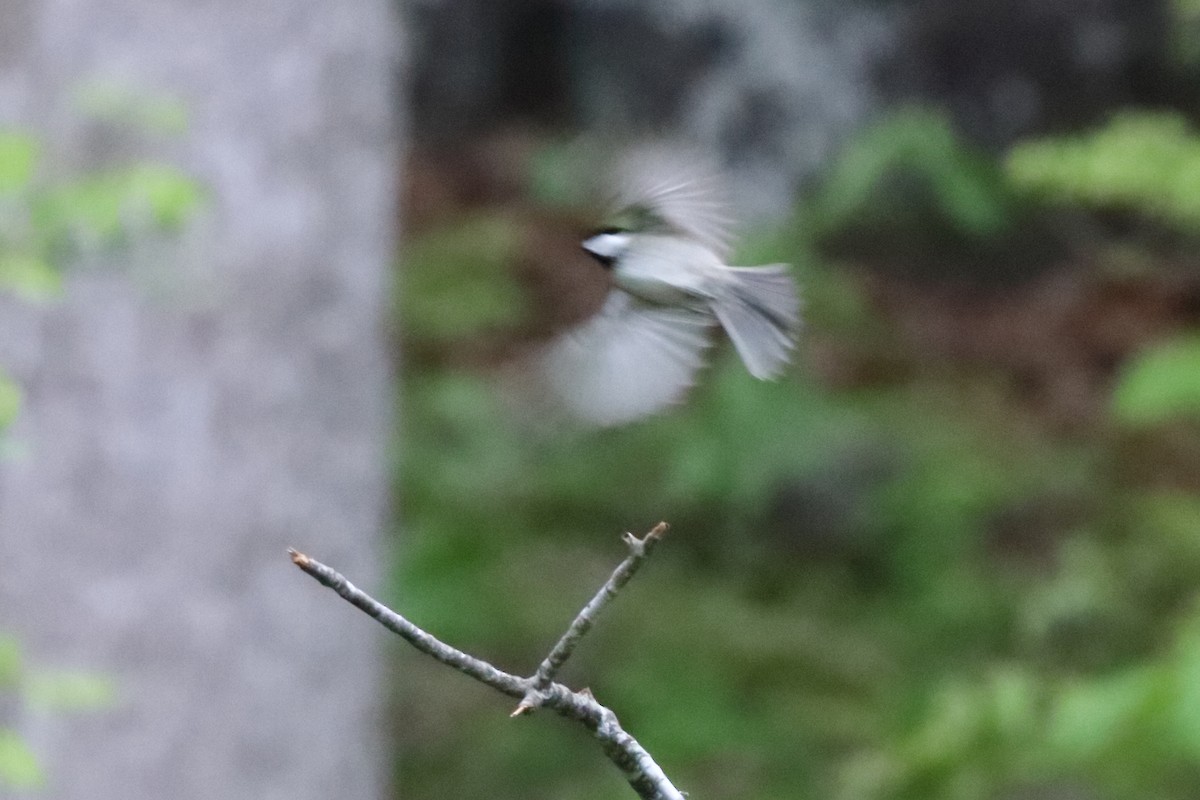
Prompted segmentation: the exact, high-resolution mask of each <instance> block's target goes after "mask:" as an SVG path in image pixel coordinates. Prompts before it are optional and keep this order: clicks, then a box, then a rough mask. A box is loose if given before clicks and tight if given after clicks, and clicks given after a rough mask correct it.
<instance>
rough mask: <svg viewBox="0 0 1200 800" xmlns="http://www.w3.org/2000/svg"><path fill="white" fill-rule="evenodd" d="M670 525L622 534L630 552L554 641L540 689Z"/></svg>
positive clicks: (544, 664)
mask: <svg viewBox="0 0 1200 800" xmlns="http://www.w3.org/2000/svg"><path fill="white" fill-rule="evenodd" d="M669 527H670V526H669V525H667V523H665V522H660V523H658V524H657V525H655V526H654V529H653V530H651V531H650V532H649V533H647V534H646V535H645V536H644V537H642V538H641V539H639V538H637V537H636V536H634V535H633V534H632V533H626V534H625V535H624V536H623V537H621V538H622V539H623V540H624V542H625V544H626V545H627V546H628V547H629V555H628V556H627V557H626V558H625V560H624V561H622V562H621V563H620V565H619V566H618V567H617V568H616V569H615V570H614V571H613V574H612V577H610V578H609V579H608V582H607V583H605V584H604V585H603V586H601V587H600V591H598V592H596V595H595V596H594V597H593V598H592V599H591V600H590V601H589V602H588V604H587V605H586V606H584V607H583V610H582V611H580V612H579V614H578V615H577V616H576V617H575V619H574V621H573V622H571V626H570V627H569V628H567V632H566V633H564V634H563V635H562V638H561V639H559V640H558V643H557V644H555V645H554V649H552V650H551V651H550V654H549V655H548V656H546V658H545V660H544V661H542V663H541V665H540V666H539V667H538V670H537V674H536V675H534V685H535V686H536V687H537V688H539V689H540V688H542V687H544V686H546V685H547V684H549V683H550V682H551V681H552V680H554V678H555V677H556V676H557V675H558V671H559V670H560V669H561V668H562V665H563V664H565V663H566V662H567V659H568V658H570V657H571V653H573V652H575V646H576V645H577V644H579V641H580V640H581V639H582V638H583V636H584V634H586V633H587V632H588V631H589V630H591V628H592V625H593V624H595V622H596V617H597V616H598V615H599V614H600V612H601V611H602V610H603V609H604V607H605V606H606V605H608V603H609V602H610V601H611V600H612V599H613V598H614V597H616V596H617V592H619V591H621V587H623V586H624V585H625V584H627V583H629V579H630V578H632V577H633V576H634V574H635V573H636V572H637V571H638V568H639V567H641V566H642V562H643V561H645V560H646V556H648V555H650V552H651V551H652V550H653V549H654V545H656V544H658V540H659V539H661V538H662V537H663V536H665V535H666V533H667V529H668V528H669ZM522 705H524V703H522ZM518 708H519V707H518ZM514 713H515V712H514Z"/></svg>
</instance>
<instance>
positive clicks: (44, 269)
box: [0, 252, 62, 421]
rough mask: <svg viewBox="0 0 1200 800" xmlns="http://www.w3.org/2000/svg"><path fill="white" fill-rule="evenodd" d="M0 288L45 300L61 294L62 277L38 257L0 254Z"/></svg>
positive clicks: (30, 298)
mask: <svg viewBox="0 0 1200 800" xmlns="http://www.w3.org/2000/svg"><path fill="white" fill-rule="evenodd" d="M0 288H3V289H8V290H11V291H12V292H14V293H15V294H16V295H17V296H19V297H22V298H24V299H26V300H35V301H36V300H45V299H46V298H49V297H55V296H57V295H59V294H60V293H61V292H62V275H60V274H59V272H58V270H56V269H55V268H54V267H53V266H51V265H50V264H49V263H47V262H46V261H45V260H44V259H42V258H39V257H38V256H35V255H30V254H28V253H3V252H0ZM0 421H3V417H2V416H0Z"/></svg>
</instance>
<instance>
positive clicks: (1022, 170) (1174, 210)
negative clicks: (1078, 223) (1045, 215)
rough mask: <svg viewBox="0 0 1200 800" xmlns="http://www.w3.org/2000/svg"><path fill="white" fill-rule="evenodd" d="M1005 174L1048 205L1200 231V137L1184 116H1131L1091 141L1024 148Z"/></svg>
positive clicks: (1062, 140)
mask: <svg viewBox="0 0 1200 800" xmlns="http://www.w3.org/2000/svg"><path fill="white" fill-rule="evenodd" d="M1006 167H1007V170H1008V175H1009V178H1010V179H1011V181H1012V184H1013V186H1014V187H1017V188H1018V189H1020V190H1022V191H1024V192H1027V193H1029V194H1031V195H1034V196H1037V197H1040V198H1042V199H1045V200H1050V201H1053V202H1065V203H1069V204H1074V205H1079V206H1083V207H1085V208H1097V209H1121V210H1126V211H1131V212H1136V213H1138V214H1140V215H1142V216H1143V217H1146V218H1149V219H1153V220H1157V221H1159V222H1162V223H1165V224H1168V225H1174V226H1176V227H1178V228H1182V229H1184V230H1192V231H1194V230H1196V229H1197V228H1198V227H1200V195H1198V194H1197V192H1196V191H1195V187H1196V182H1197V180H1200V136H1197V135H1196V133H1195V132H1194V131H1193V130H1192V129H1191V128H1190V127H1189V125H1188V123H1187V121H1186V120H1185V119H1184V118H1183V117H1182V116H1180V115H1178V114H1169V113H1147V112H1125V113H1122V114H1118V115H1116V116H1114V117H1113V119H1112V120H1111V121H1110V122H1109V123H1108V124H1107V125H1105V126H1104V127H1102V128H1099V129H1098V130H1095V131H1093V132H1091V133H1088V134H1084V135H1077V136H1061V137H1051V138H1046V139H1039V140H1034V141H1029V142H1024V143H1022V144H1020V145H1018V146H1017V147H1015V148H1013V150H1012V152H1011V153H1010V154H1009V157H1008V160H1007V164H1006Z"/></svg>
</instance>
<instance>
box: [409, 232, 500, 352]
mask: <svg viewBox="0 0 1200 800" xmlns="http://www.w3.org/2000/svg"><path fill="white" fill-rule="evenodd" d="M519 245H520V236H519V229H518V228H517V227H516V223H515V222H514V221H513V220H511V219H508V218H505V217H499V216H479V217H475V218H472V219H470V220H466V221H464V222H463V223H462V224H461V225H456V226H454V227H453V228H447V229H444V230H439V231H432V232H430V233H427V234H425V235H424V236H422V237H420V238H419V239H417V240H415V241H413V242H412V243H411V244H410V245H409V246H408V248H407V249H406V251H405V253H404V255H403V257H402V263H403V272H402V276H401V277H402V279H401V281H400V282H399V292H400V296H399V305H400V315H401V318H402V319H404V321H405V325H406V327H407V329H408V331H409V332H410V334H411V335H413V336H416V337H419V338H427V339H435V340H436V339H452V338H457V337H462V336H466V335H468V334H472V333H478V332H479V331H480V330H481V329H485V328H488V327H493V326H503V325H509V324H512V323H514V322H515V321H517V320H518V319H520V318H521V316H522V308H521V299H522V295H521V293H520V291H519V290H518V288H517V286H516V284H515V282H514V281H513V278H512V275H511V274H510V273H509V272H508V271H507V265H509V264H511V263H512V261H513V259H514V258H515V257H516V255H517V253H518V248H519Z"/></svg>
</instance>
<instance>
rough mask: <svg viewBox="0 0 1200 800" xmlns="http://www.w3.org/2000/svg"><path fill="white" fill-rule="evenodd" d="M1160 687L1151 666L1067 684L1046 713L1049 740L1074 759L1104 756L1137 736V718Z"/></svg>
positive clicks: (1152, 702) (1150, 705)
mask: <svg viewBox="0 0 1200 800" xmlns="http://www.w3.org/2000/svg"><path fill="white" fill-rule="evenodd" d="M1161 686H1162V680H1161V675H1160V673H1159V671H1157V670H1154V669H1151V668H1139V669H1129V670H1126V671H1124V672H1120V673H1117V674H1115V675H1112V676H1109V677H1103V678H1094V679H1091V680H1081V681H1079V682H1076V683H1072V684H1069V685H1067V686H1066V687H1065V688H1064V689H1063V691H1062V692H1061V693H1060V695H1059V696H1058V698H1057V699H1056V702H1055V704H1054V708H1053V710H1052V713H1051V718H1050V729H1049V739H1050V743H1051V744H1052V746H1053V747H1054V748H1055V750H1056V752H1058V753H1059V754H1061V755H1062V756H1064V757H1066V758H1067V759H1070V760H1073V761H1091V760H1095V759H1098V758H1103V757H1104V756H1106V755H1107V754H1109V753H1111V752H1112V751H1113V750H1115V749H1116V748H1118V747H1119V746H1121V745H1122V744H1123V743H1125V742H1127V741H1130V740H1136V738H1137V737H1138V736H1139V726H1140V723H1142V722H1143V721H1144V720H1145V719H1146V718H1147V717H1148V716H1150V715H1152V713H1153V711H1154V706H1155V700H1156V697H1157V690H1158V689H1160V688H1161Z"/></svg>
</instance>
